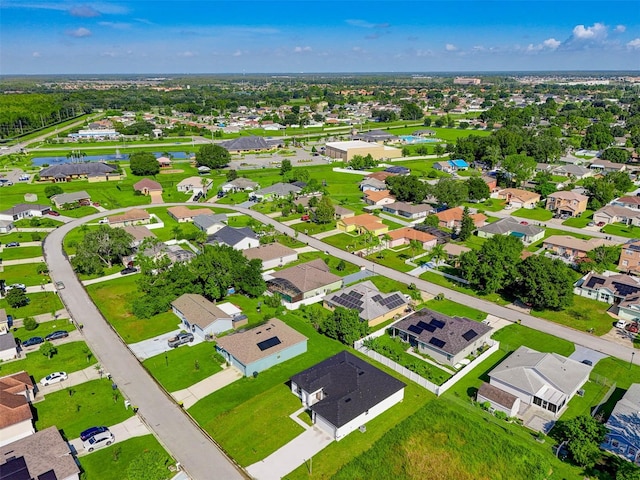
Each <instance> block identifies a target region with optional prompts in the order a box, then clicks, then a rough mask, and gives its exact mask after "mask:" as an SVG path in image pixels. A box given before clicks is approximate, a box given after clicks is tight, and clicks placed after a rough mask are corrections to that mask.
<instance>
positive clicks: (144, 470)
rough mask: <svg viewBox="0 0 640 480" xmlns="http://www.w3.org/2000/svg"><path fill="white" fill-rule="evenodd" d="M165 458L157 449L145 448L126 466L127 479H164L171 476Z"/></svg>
mask: <svg viewBox="0 0 640 480" xmlns="http://www.w3.org/2000/svg"><path fill="white" fill-rule="evenodd" d="M171 475H172V474H171V472H170V471H169V469H168V468H167V458H166V456H165V455H163V454H161V453H160V452H158V451H157V450H145V451H143V452H142V453H140V454H138V455H137V456H136V457H135V458H134V459H133V460H131V463H129V466H128V467H127V480H166V479H168V478H169V477H170V476H171Z"/></svg>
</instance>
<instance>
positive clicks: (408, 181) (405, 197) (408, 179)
mask: <svg viewBox="0 0 640 480" xmlns="http://www.w3.org/2000/svg"><path fill="white" fill-rule="evenodd" d="M385 183H386V184H387V186H388V187H389V191H390V192H391V194H392V195H394V196H395V197H396V199H397V200H398V201H399V202H415V203H419V202H422V201H423V200H424V198H425V197H426V196H427V189H428V185H427V184H426V183H424V182H421V181H420V179H419V178H418V177H416V176H415V175H402V176H394V177H387V178H386V180H385Z"/></svg>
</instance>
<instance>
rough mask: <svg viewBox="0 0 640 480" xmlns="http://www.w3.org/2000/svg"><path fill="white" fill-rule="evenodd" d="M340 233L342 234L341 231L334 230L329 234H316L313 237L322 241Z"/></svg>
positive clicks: (328, 232)
mask: <svg viewBox="0 0 640 480" xmlns="http://www.w3.org/2000/svg"><path fill="white" fill-rule="evenodd" d="M338 233H340V230H338V229H337V228H336V229H333V230H329V231H327V232H320V233H316V234H315V235H312V237H313V238H315V239H318V240H321V239H323V238H326V237H330V236H332V235H337V234H338Z"/></svg>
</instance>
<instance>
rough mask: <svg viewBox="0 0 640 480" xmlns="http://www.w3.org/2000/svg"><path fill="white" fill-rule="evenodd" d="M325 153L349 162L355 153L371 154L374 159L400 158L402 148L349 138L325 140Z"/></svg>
mask: <svg viewBox="0 0 640 480" xmlns="http://www.w3.org/2000/svg"><path fill="white" fill-rule="evenodd" d="M325 155H326V156H328V157H331V158H335V159H339V160H343V161H345V162H350V161H351V160H352V159H353V157H354V156H356V155H361V156H363V157H366V156H367V155H371V156H372V157H373V159H374V160H382V159H389V158H400V157H401V156H402V150H400V149H399V148H395V147H389V146H387V145H380V144H379V143H375V142H363V141H362V140H351V141H347V142H327V144H326V149H325Z"/></svg>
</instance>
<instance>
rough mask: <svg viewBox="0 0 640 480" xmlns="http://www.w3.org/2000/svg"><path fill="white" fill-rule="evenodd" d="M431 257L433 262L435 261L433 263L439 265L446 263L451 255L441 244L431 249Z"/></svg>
mask: <svg viewBox="0 0 640 480" xmlns="http://www.w3.org/2000/svg"><path fill="white" fill-rule="evenodd" d="M429 257H430V258H431V261H433V263H435V264H436V265H438V263H440V262H443V261H445V260H446V259H447V258H448V257H449V255H448V254H447V252H446V251H445V249H444V245H443V244H441V243H437V244H436V246H435V247H433V248H432V249H431V252H430V254H429Z"/></svg>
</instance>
